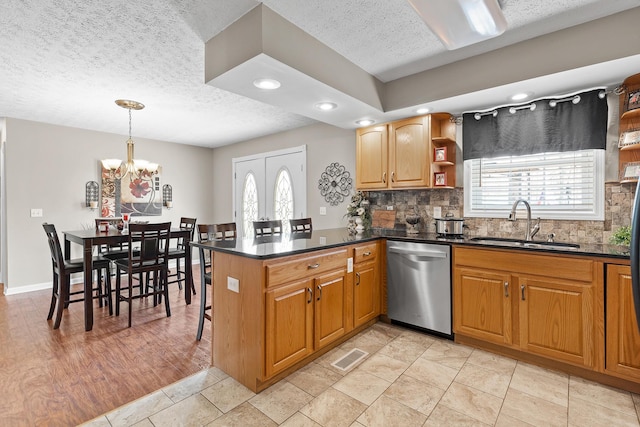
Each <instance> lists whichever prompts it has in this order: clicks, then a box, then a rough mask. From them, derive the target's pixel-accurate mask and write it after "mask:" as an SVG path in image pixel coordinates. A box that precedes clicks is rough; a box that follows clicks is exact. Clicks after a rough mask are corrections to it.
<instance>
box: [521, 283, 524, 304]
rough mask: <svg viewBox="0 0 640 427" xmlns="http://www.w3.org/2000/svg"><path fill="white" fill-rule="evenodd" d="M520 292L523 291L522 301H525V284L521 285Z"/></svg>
mask: <svg viewBox="0 0 640 427" xmlns="http://www.w3.org/2000/svg"><path fill="white" fill-rule="evenodd" d="M520 292H521V293H522V301H524V285H521V286H520Z"/></svg>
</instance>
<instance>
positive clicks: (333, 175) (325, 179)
mask: <svg viewBox="0 0 640 427" xmlns="http://www.w3.org/2000/svg"><path fill="white" fill-rule="evenodd" d="M352 186H353V179H352V178H351V174H350V173H349V171H347V168H345V167H344V166H342V165H341V164H340V163H338V162H334V163H331V164H330V165H329V166H327V168H326V169H325V170H324V172H322V174H321V175H320V179H319V180H318V189H319V190H320V195H322V197H324V199H325V200H326V201H327V203H329V204H330V205H331V206H338V205H339V204H340V203H342V202H343V201H344V198H345V197H347V196H348V195H349V194H350V193H351V188H352Z"/></svg>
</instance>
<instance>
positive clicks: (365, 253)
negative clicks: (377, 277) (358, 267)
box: [353, 243, 378, 264]
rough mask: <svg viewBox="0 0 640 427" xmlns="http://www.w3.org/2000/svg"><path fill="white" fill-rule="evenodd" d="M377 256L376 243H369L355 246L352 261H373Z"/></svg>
mask: <svg viewBox="0 0 640 427" xmlns="http://www.w3.org/2000/svg"><path fill="white" fill-rule="evenodd" d="M377 256H378V244H377V243H370V244H368V245H361V246H358V247H356V251H355V256H354V260H353V262H355V263H356V264H357V263H359V262H363V261H373V260H374V259H376V257H377Z"/></svg>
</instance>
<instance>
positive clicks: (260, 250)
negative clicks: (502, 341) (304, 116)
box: [191, 228, 629, 260]
mask: <svg viewBox="0 0 640 427" xmlns="http://www.w3.org/2000/svg"><path fill="white" fill-rule="evenodd" d="M377 239H389V240H401V241H410V242H424V243H440V244H447V245H453V244H455V245H461V246H469V247H487V248H500V249H512V250H518V251H532V252H538V253H540V252H546V253H557V254H571V255H584V256H596V257H606V258H618V259H621V260H629V248H628V247H625V246H615V245H604V244H587V243H585V244H583V243H579V242H578V244H579V245H580V247H579V248H569V247H566V248H564V247H563V248H559V247H555V246H554V247H553V248H548V247H523V246H514V244H513V243H509V242H500V241H495V242H487V241H474V240H472V238H469V237H465V236H460V237H455V236H451V237H442V236H439V235H437V234H435V233H418V234H407V233H406V231H404V230H374V231H369V232H365V233H363V234H358V235H350V234H349V233H348V232H347V229H346V228H333V229H328V230H314V231H313V232H311V233H297V234H295V235H292V236H288V235H283V236H280V237H273V238H272V237H266V238H262V240H261V241H258V240H256V239H238V240H220V241H213V242H205V243H196V242H192V243H191V244H192V245H193V246H195V247H203V248H206V249H212V250H214V251H219V252H226V253H230V254H235V255H240V256H244V257H248V258H255V259H270V258H277V257H282V256H288V255H296V254H300V253H305V252H311V251H316V250H321V249H329V248H334V247H339V246H345V245H350V244H354V243H359V242H367V241H374V240H377ZM571 243H574V242H571Z"/></svg>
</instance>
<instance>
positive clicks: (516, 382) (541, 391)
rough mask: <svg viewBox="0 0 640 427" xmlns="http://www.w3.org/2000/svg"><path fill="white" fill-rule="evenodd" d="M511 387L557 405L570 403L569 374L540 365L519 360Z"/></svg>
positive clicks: (565, 405)
mask: <svg viewBox="0 0 640 427" xmlns="http://www.w3.org/2000/svg"><path fill="white" fill-rule="evenodd" d="M509 387H511V388H513V389H516V390H519V391H521V392H523V393H526V394H529V395H531V396H536V397H539V398H541V399H545V400H548V401H549V402H553V403H555V404H557V405H561V406H564V407H565V408H566V407H567V405H568V401H569V376H568V375H567V374H562V373H559V372H555V371H550V370H548V369H543V368H540V367H538V366H533V365H529V364H526V363H522V362H518V365H517V366H516V369H515V370H514V371H513V376H512V377H511V383H510V384H509Z"/></svg>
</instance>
